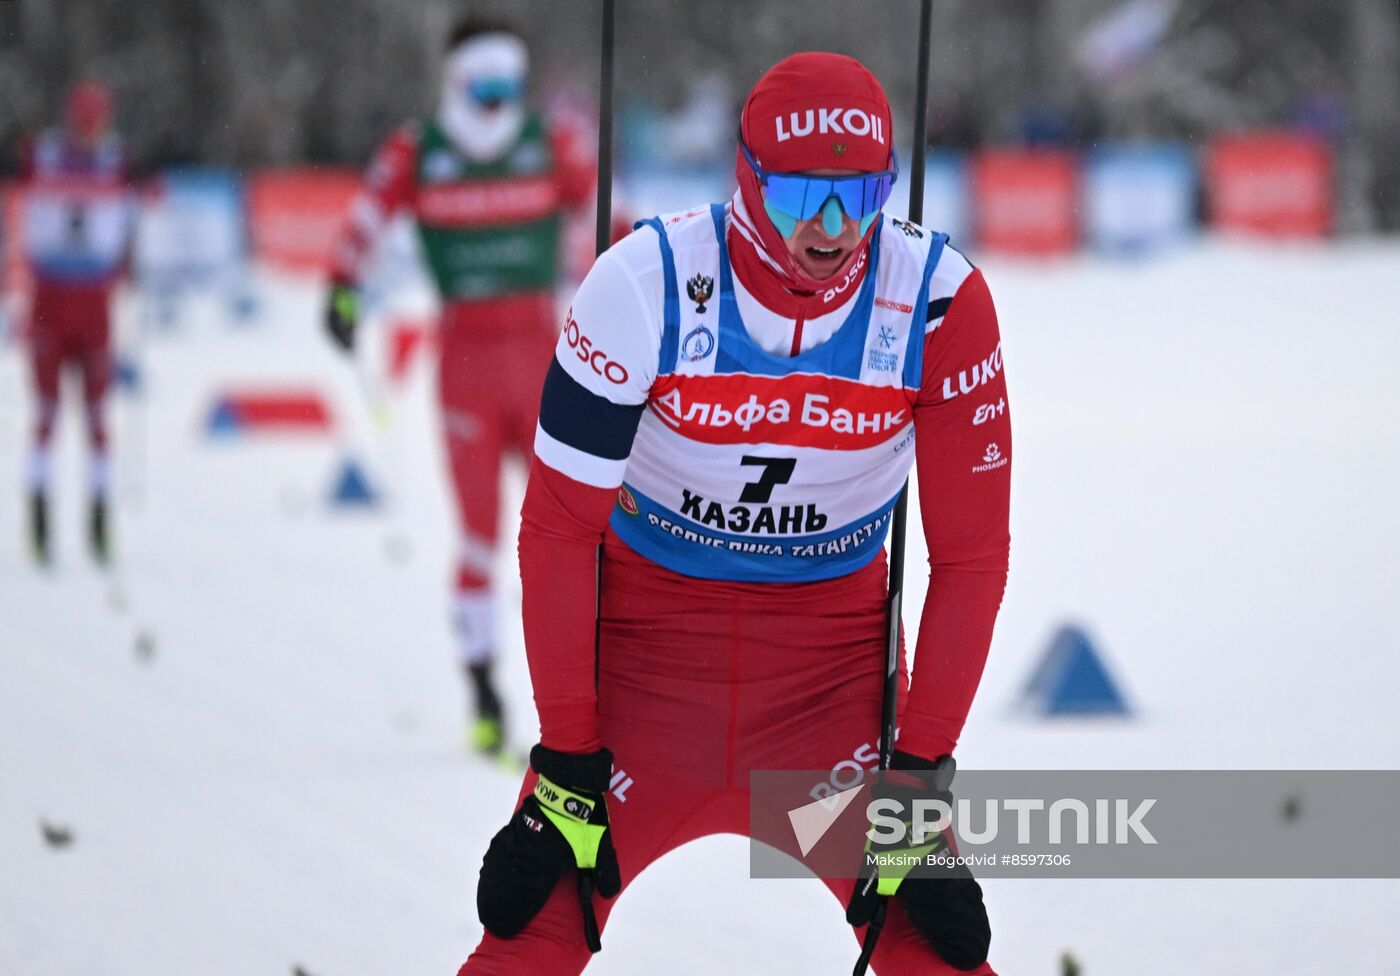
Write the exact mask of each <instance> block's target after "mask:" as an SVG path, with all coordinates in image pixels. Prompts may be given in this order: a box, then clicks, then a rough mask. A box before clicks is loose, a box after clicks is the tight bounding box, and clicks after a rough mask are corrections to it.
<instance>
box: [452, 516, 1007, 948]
mask: <svg viewBox="0 0 1400 976" xmlns="http://www.w3.org/2000/svg"><path fill="white" fill-rule="evenodd" d="M885 573H886V570H885V562H884V559H883V557H881V558H877V559H876V560H875V561H874V562H873V563H871V564H870V565H869V566H867V567H865V568H864V569H862V570H859V571H858V572H855V573H852V574H851V575H849V576H846V577H843V578H841V579H836V580H828V581H824V582H819V583H805V584H754V583H733V582H723V581H713V580H702V579H694V578H691V577H686V576H680V575H678V574H676V573H672V572H669V571H668V570H665V569H663V568H661V567H660V566H657V565H656V564H655V563H653V562H651V561H650V560H647V559H645V558H643V557H641V556H639V555H637V554H636V553H634V552H632V551H631V550H630V549H628V548H627V547H626V546H625V545H624V544H623V543H622V542H621V541H620V540H619V539H618V538H617V537H616V536H615V535H613V534H612V533H611V532H609V533H608V535H607V537H606V539H605V542H604V560H603V575H602V604H601V613H600V616H601V633H600V641H599V660H598V713H599V720H600V723H601V733H602V735H601V737H602V741H603V744H604V745H605V746H607V747H608V748H610V749H611V750H612V752H613V757H614V770H615V773H614V787H613V792H612V793H611V794H610V795H609V797H608V815H609V817H610V819H611V824H612V826H611V831H612V837H613V843H614V845H615V846H616V848H617V857H618V864H619V867H620V869H621V873H622V884H623V891H622V894H621V895H619V897H626V892H627V886H628V885H629V884H630V883H631V882H632V880H633V879H635V878H636V877H637V875H638V874H640V873H641V872H642V871H643V870H644V869H645V868H646V867H647V865H649V864H651V863H652V862H653V861H655V860H657V859H658V858H660V857H662V856H663V855H664V854H666V852H668V851H670V850H673V849H675V848H677V847H679V846H680V845H682V844H685V843H686V842H688V841H692V840H696V839H698V838H700V837H706V836H708V835H711V834H722V833H730V834H739V835H741V836H747V835H748V833H749V772H750V771H751V770H761V769H775V770H776V769H793V770H798V769H815V770H826V769H832V768H833V767H835V766H836V765H837V764H838V763H841V762H843V761H849V760H851V758H852V756H853V755H854V754H855V753H856V752H857V751H858V750H861V747H862V746H867V747H869V746H873V744H874V743H875V742H876V741H877V740H878V738H879V727H880V702H881V693H882V689H883V671H884V659H885V650H884V640H885V636H884V635H885V632H886V631H885V613H886V611H885V593H886V582H885V581H886V576H885ZM907 686H908V682H907V677H906V674H905V670H904V667H903V665H902V663H901V668H900V688H901V692H900V697H901V699H902V698H903V696H904V690H905V689H906V688H907ZM870 751H871V750H870V749H869V748H867V749H866V750H864V751H863V754H869V752H870ZM618 774H622V776H621V777H619V775H618ZM534 783H535V777H534V775H533V774H527V775H526V777H525V781H524V783H523V784H522V786H521V798H522V799H523V798H524V796H525V795H527V794H528V793H529V792H530V791H531V790H532V789H533V788H534ZM623 786H625V789H623ZM619 793H621V795H619ZM825 883H826V885H827V887H828V888H829V889H830V890H831V892H832V894H833V895H835V896H836V899H837V900H838V901H839V903H840V906H839V907H837V906H833V911H832V913H831V916H830V918H824V919H822V920H820V921H818V922H816V923H815V924H822V925H826V924H830V925H844V924H845V922H844V919H843V918H842V913H843V911H844V907H845V904H846V901H847V900H848V899H849V897H850V893H851V890H852V887H853V885H854V881H852V880H831V881H826V882H825ZM594 903H595V906H596V909H597V912H598V921H599V924H600V925H605V924H606V921H607V916H608V912H609V911H610V909H611V907H612V906H613V904H615V903H616V899H614V900H612V901H604V900H603V899H601V898H599V897H597V896H595V898H594ZM863 931H864V930H863V929H861V930H857V932H856V935H857V936H858V937H859V936H862V935H863ZM676 936H677V938H678V939H681V940H685V939H694V940H696V941H697V943H698V942H699V941H700V940H701V939H703V938H708V937H709V936H707V935H705V934H704V933H700V932H677V933H676ZM855 955H856V950H855V949H854V948H853V950H852V956H851V961H852V962H853V961H854V959H855ZM589 958H590V953H589V951H588V948H587V946H586V945H585V944H584V941H583V925H582V921H581V912H580V908H579V903H578V895H577V891H576V881H575V878H574V876H573V873H572V872H569V873H566V875H565V876H564V878H563V879H562V880H561V881H560V883H559V885H558V887H556V888H555V890H554V893H553V894H552V895H551V896H550V899H549V901H548V902H547V903H546V904H545V906H544V908H543V909H542V910H541V912H540V914H539V915H538V916H536V917H535V919H534V920H533V921H531V923H530V924H529V925H528V926H527V927H526V928H525V930H524V931H523V932H521V933H520V934H519V935H518V936H516V937H515V938H513V939H509V940H504V939H498V938H496V937H495V936H493V935H491V934H489V933H487V934H486V935H485V936H484V937H483V938H482V940H481V943H480V945H479V946H478V947H477V949H476V951H475V952H474V953H473V954H472V956H471V958H470V959H468V960H467V962H466V964H465V965H464V966H463V967H462V969H461V971H460V974H459V976H488V974H490V976H516V974H521V973H549V974H551V976H567V974H574V973H579V972H581V971H582V970H583V968H584V966H585V965H587V963H588V960H589ZM872 968H873V969H874V970H875V972H876V973H877V974H879V976H904V974H914V973H919V974H936V976H954V974H956V973H960V972H962V971H961V970H955V969H953V968H952V967H951V966H949V965H948V964H947V963H945V962H943V961H942V960H941V959H940V958H939V957H938V956H937V955H936V954H935V953H934V952H933V950H932V949H931V948H930V947H929V945H928V943H927V942H926V941H925V940H924V938H923V936H921V935H920V934H919V933H918V932H917V931H916V930H915V929H914V927H913V925H912V924H911V923H910V922H909V920H908V917H907V916H906V915H905V914H904V912H903V911H902V910H901V909H900V907H899V905H898V900H897V899H892V900H891V902H890V909H889V919H888V921H887V923H886V925H885V930H884V932H883V934H882V935H881V937H880V942H879V947H878V949H877V950H876V953H875V958H874V960H873V961H872ZM974 972H975V973H977V974H979V976H990V974H991V973H992V969H991V967H990V966H988V965H986V964H984V965H983V966H982V967H981V968H979V969H977V970H974Z"/></svg>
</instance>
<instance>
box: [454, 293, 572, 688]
mask: <svg viewBox="0 0 1400 976" xmlns="http://www.w3.org/2000/svg"><path fill="white" fill-rule="evenodd" d="M558 319H559V316H558V314H557V310H556V308H555V304H554V297H553V295H551V294H548V293H540V294H530V295H507V296H502V297H499V298H492V299H485V300H481V301H472V302H466V301H458V302H452V303H450V304H448V305H447V306H446V307H445V308H444V309H443V313H442V321H441V324H440V327H439V329H438V351H439V358H438V399H439V402H440V403H441V406H442V430H443V440H444V445H445V448H446V451H445V454H446V457H447V463H448V468H449V470H450V472H451V476H452V487H453V494H454V496H455V498H456V502H457V514H458V526H459V528H460V537H459V538H460V542H459V545H458V551H457V566H456V592H455V600H454V606H453V626H454V629H455V630H456V633H457V639H458V649H459V651H460V654H461V656H462V659H463V661H464V662H465V663H475V662H478V661H483V660H485V659H487V658H489V657H490V656H491V654H492V651H493V649H494V647H495V642H496V640H495V632H494V631H495V628H494V624H493V620H494V617H495V607H494V601H493V598H492V586H491V575H492V568H493V566H494V564H495V557H496V543H497V539H498V537H499V534H500V532H499V521H500V498H501V492H500V483H501V462H502V459H503V458H504V457H505V455H506V454H508V453H514V454H515V455H517V456H519V457H521V458H522V459H525V460H527V461H528V459H529V458H530V456H531V455H532V453H533V451H534V443H535V422H536V418H537V417H538V415H539V409H540V392H541V390H542V389H543V387H544V377H545V373H546V372H548V370H549V361H550V358H551V357H552V356H553V354H554V344H555V342H556V341H557V339H558V334H559V329H558V325H559V321H558Z"/></svg>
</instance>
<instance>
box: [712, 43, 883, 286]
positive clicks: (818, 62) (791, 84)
mask: <svg viewBox="0 0 1400 976" xmlns="http://www.w3.org/2000/svg"><path fill="white" fill-rule="evenodd" d="M739 138H740V140H741V142H742V143H743V145H745V146H748V149H749V152H750V153H752V154H753V157H754V159H755V160H756V161H757V162H758V165H759V166H761V167H762V168H764V169H765V170H769V171H770V172H775V173H800V172H804V171H806V170H813V169H851V170H857V171H861V172H869V173H878V172H880V171H882V170H886V169H889V168H890V167H891V166H892V165H893V163H894V127H893V125H892V124H891V119H890V103H889V99H888V98H886V97H885V90H884V88H882V87H880V82H879V81H877V80H876V78H875V76H874V75H873V74H871V73H870V69H868V68H867V67H866V66H865V65H863V64H861V63H860V62H859V61H857V60H856V59H855V58H849V57H846V56H845V55H844V54H831V53H829V52H826V51H805V52H803V53H801V54H794V55H792V56H791V57H788V58H784V59H783V60H781V61H779V62H778V63H777V64H775V65H773V67H771V68H769V69H768V71H767V72H765V73H764V75H763V77H761V78H759V79H758V82H757V84H755V85H754V86H753V91H751V92H749V97H748V98H747V99H746V100H745V101H744V109H743V112H742V114H741V115H740V117H739ZM734 175H735V177H736V178H737V179H738V183H739V196H740V198H741V199H742V201H743V209H744V210H745V211H747V214H746V216H747V218H748V221H749V223H750V225H751V227H752V235H753V236H755V237H757V241H755V242H752V243H753V245H754V246H755V247H761V248H762V251H763V253H764V254H765V255H766V257H767V262H759V263H761V264H764V266H766V267H769V268H772V269H773V270H774V271H776V273H777V274H778V276H779V277H780V278H781V279H782V284H783V287H784V288H787V289H789V290H791V291H794V292H797V293H799V294H805V295H816V296H836V295H837V293H836V292H834V291H832V290H831V289H830V288H829V286H828V284H827V282H830V281H832V280H833V279H838V278H844V277H845V276H847V275H848V273H850V272H852V270H853V269H855V270H856V272H857V273H863V272H860V270H859V269H861V268H863V267H865V264H864V263H863V261H862V258H863V257H864V255H865V252H866V250H867V249H868V247H869V245H870V235H871V234H872V233H873V232H874V227H875V225H874V224H873V223H872V224H871V228H870V230H867V231H866V234H865V238H864V239H863V240H862V241H861V243H860V246H859V247H857V248H855V249H854V250H853V251H852V253H851V256H850V257H849V258H847V259H846V261H845V262H844V263H843V264H842V266H841V267H840V268H839V269H838V270H837V272H836V273H835V274H833V275H832V276H831V278H828V279H826V282H821V281H815V280H813V279H812V278H810V277H808V276H807V274H805V273H804V272H803V271H802V269H801V268H799V267H798V266H797V262H796V261H794V260H793V258H792V255H791V254H789V253H788V250H787V245H786V244H785V243H784V242H783V237H782V235H781V234H779V233H778V229H777V228H776V227H774V226H773V222H772V220H770V219H769V217H768V215H767V214H766V213H765V212H764V209H763V188H762V187H761V186H760V185H759V182H758V176H757V175H756V174H755V173H754V171H753V169H752V168H751V167H750V166H749V164H748V161H747V160H746V159H744V150H743V147H742V146H741V147H739V148H737V149H735V152H734ZM736 257H738V255H736Z"/></svg>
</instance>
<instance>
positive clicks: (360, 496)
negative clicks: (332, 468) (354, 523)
mask: <svg viewBox="0 0 1400 976" xmlns="http://www.w3.org/2000/svg"><path fill="white" fill-rule="evenodd" d="M330 502H331V505H333V506H335V507H337V508H357V507H358V508H373V507H374V506H375V505H378V504H379V494H378V492H376V491H375V490H374V486H373V485H371V484H370V481H369V477H368V476H367V475H366V474H365V472H364V469H363V468H362V467H360V465H359V463H358V462H356V461H355V459H354V458H346V459H345V461H344V462H343V463H342V464H341V466H340V471H339V473H338V474H337V475H336V478H335V483H334V484H333V485H332V486H331V497H330Z"/></svg>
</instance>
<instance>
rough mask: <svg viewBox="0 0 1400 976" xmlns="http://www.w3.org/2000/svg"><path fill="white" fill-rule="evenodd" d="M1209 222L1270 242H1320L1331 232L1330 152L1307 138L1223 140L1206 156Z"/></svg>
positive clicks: (1280, 134) (1279, 134)
mask: <svg viewBox="0 0 1400 976" xmlns="http://www.w3.org/2000/svg"><path fill="white" fill-rule="evenodd" d="M1206 190H1207V194H1208V199H1209V211H1210V222H1211V224H1212V225H1213V226H1215V227H1218V228H1221V229H1223V230H1230V231H1241V232H1244V233H1252V234H1262V235H1267V236H1270V237H1325V236H1326V235H1327V234H1328V233H1330V232H1331V229H1332V209H1333V202H1334V191H1333V188H1332V152H1331V150H1330V149H1329V148H1328V147H1327V144H1326V143H1324V142H1323V141H1321V140H1320V139H1316V138H1313V137H1311V136H1305V135H1296V134H1293V133H1283V132H1270V133H1254V134H1250V135H1239V136H1224V137H1222V138H1219V139H1217V140H1216V141H1215V142H1214V143H1213V144H1212V145H1211V147H1210V151H1209V153H1208V154H1207V157H1206Z"/></svg>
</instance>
